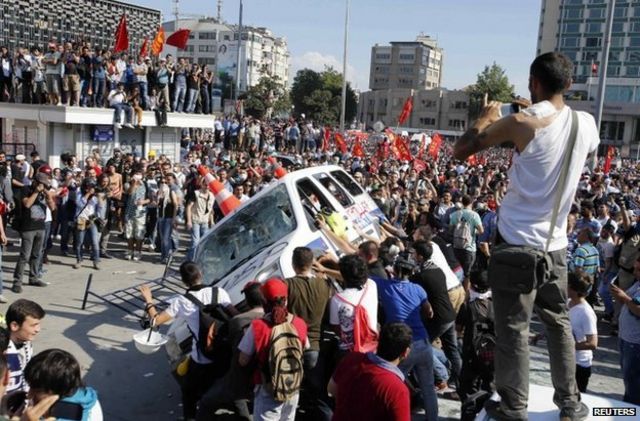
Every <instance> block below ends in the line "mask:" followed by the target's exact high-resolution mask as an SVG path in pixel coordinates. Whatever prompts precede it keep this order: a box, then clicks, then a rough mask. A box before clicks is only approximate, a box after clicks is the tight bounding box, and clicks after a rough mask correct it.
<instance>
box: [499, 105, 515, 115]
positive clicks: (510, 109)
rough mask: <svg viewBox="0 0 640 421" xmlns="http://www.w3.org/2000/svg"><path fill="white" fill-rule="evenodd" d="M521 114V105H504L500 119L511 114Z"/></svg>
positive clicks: (501, 108) (501, 107)
mask: <svg viewBox="0 0 640 421" xmlns="http://www.w3.org/2000/svg"><path fill="white" fill-rule="evenodd" d="M519 112H520V105H518V104H514V103H511V104H502V105H501V106H500V117H506V116H508V115H511V114H517V113H519Z"/></svg>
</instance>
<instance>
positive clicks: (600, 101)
mask: <svg viewBox="0 0 640 421" xmlns="http://www.w3.org/2000/svg"><path fill="white" fill-rule="evenodd" d="M615 10H616V0H610V1H609V13H608V16H607V23H606V25H607V26H606V29H605V31H606V32H605V36H604V48H603V49H602V59H601V64H602V65H601V66H599V68H598V70H600V75H599V76H600V79H599V81H598V94H597V99H596V113H595V118H596V125H597V127H598V133H600V127H601V126H602V110H603V108H604V91H605V88H606V84H607V66H608V65H609V48H610V47H611V31H612V29H613V16H614V13H615ZM597 162H598V153H597V151H596V153H594V154H593V160H592V162H591V163H590V164H591V165H590V167H591V168H595V167H596V164H597Z"/></svg>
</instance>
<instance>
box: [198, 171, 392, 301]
mask: <svg viewBox="0 0 640 421" xmlns="http://www.w3.org/2000/svg"><path fill="white" fill-rule="evenodd" d="M321 209H323V210H324V209H329V210H331V211H333V212H338V213H339V214H340V215H343V216H344V218H345V219H346V220H347V222H348V224H347V225H352V227H351V228H350V229H348V230H347V233H348V238H349V240H350V241H356V242H357V241H358V240H359V239H360V234H359V233H358V232H363V233H365V234H367V235H370V236H372V237H376V238H378V232H377V230H376V225H375V224H374V221H376V220H377V219H378V218H380V217H382V216H383V213H382V211H380V209H378V207H377V206H376V204H375V202H374V201H373V200H372V199H371V197H369V195H368V194H367V193H366V192H365V190H364V189H363V188H362V187H361V186H360V185H359V184H358V183H357V182H356V181H354V180H353V178H351V176H350V175H349V174H347V173H346V172H345V171H344V170H343V169H342V168H340V167H338V166H322V167H313V168H307V169H303V170H299V171H295V172H292V173H289V174H287V175H286V176H284V177H282V178H281V179H279V180H277V181H274V182H272V183H271V184H270V185H268V186H267V187H265V188H264V189H263V190H262V191H260V192H259V193H258V194H256V195H255V196H254V197H252V198H251V200H249V201H247V202H245V203H243V204H242V205H241V206H240V207H239V208H237V209H236V210H234V211H233V212H232V213H231V214H229V215H227V216H226V217H225V218H224V219H222V220H221V221H219V222H218V223H217V224H216V225H215V226H214V228H213V230H212V231H211V232H210V233H209V234H207V235H206V236H205V237H204V238H202V239H201V240H200V243H199V244H198V247H197V250H196V254H195V256H196V257H195V261H196V262H197V263H198V264H199V266H200V267H201V269H202V272H203V275H204V280H205V283H206V284H209V285H216V286H219V287H222V288H224V289H225V290H226V291H227V292H228V293H229V295H230V296H231V301H232V302H233V303H234V304H237V303H239V302H241V301H242V300H243V297H242V294H241V290H242V288H243V287H244V285H245V284H246V283H247V282H249V281H252V280H257V281H260V282H263V281H265V280H266V279H268V278H270V277H272V276H279V277H284V278H286V277H290V276H293V275H294V271H293V268H292V267H291V256H292V254H293V249H295V248H296V247H302V246H305V247H309V248H311V249H312V250H314V251H317V252H319V251H320V250H323V251H327V250H331V251H334V252H336V248H335V246H334V245H333V244H332V242H331V241H330V240H329V239H328V238H327V237H326V236H325V235H324V234H322V232H321V231H320V230H319V229H318V228H317V227H316V225H315V219H314V217H315V215H316V213H317V212H318V211H319V210H321ZM354 227H357V228H358V230H356V229H355V228H354ZM336 254H337V253H336Z"/></svg>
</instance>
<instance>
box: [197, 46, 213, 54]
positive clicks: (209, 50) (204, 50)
mask: <svg viewBox="0 0 640 421" xmlns="http://www.w3.org/2000/svg"><path fill="white" fill-rule="evenodd" d="M198 51H199V52H201V53H215V52H216V46H215V45H199V46H198Z"/></svg>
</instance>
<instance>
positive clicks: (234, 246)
mask: <svg viewBox="0 0 640 421" xmlns="http://www.w3.org/2000/svg"><path fill="white" fill-rule="evenodd" d="M296 225H297V224H296V218H295V215H294V213H293V209H292V206H291V201H290V200H289V194H288V193H287V188H286V186H285V185H280V186H278V187H276V188H274V189H273V190H271V191H270V192H268V193H266V194H265V195H263V196H261V197H260V198H258V199H256V200H254V201H253V202H252V203H250V204H249V205H247V206H245V207H244V208H243V209H241V210H240V211H238V212H237V213H235V214H234V215H233V216H231V217H230V218H229V219H227V220H226V221H224V222H223V223H222V224H221V225H220V226H216V227H214V232H213V233H212V234H211V235H209V236H207V237H205V238H204V239H203V240H202V241H201V242H200V244H199V245H198V250H197V254H196V259H195V260H196V263H198V265H199V266H200V268H201V270H202V275H203V276H204V281H205V283H206V284H211V283H216V282H218V281H219V280H220V279H222V278H224V277H225V276H227V275H228V274H230V273H231V272H233V271H234V270H236V269H237V268H239V267H240V266H242V265H243V264H244V263H245V262H248V261H249V260H251V259H252V258H253V257H255V256H257V255H258V254H260V252H261V251H262V250H264V249H266V248H268V247H269V246H271V245H273V244H274V243H275V242H277V241H278V240H280V239H282V238H283V237H285V236H287V235H288V234H290V233H291V232H293V231H294V230H295V229H296Z"/></svg>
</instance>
